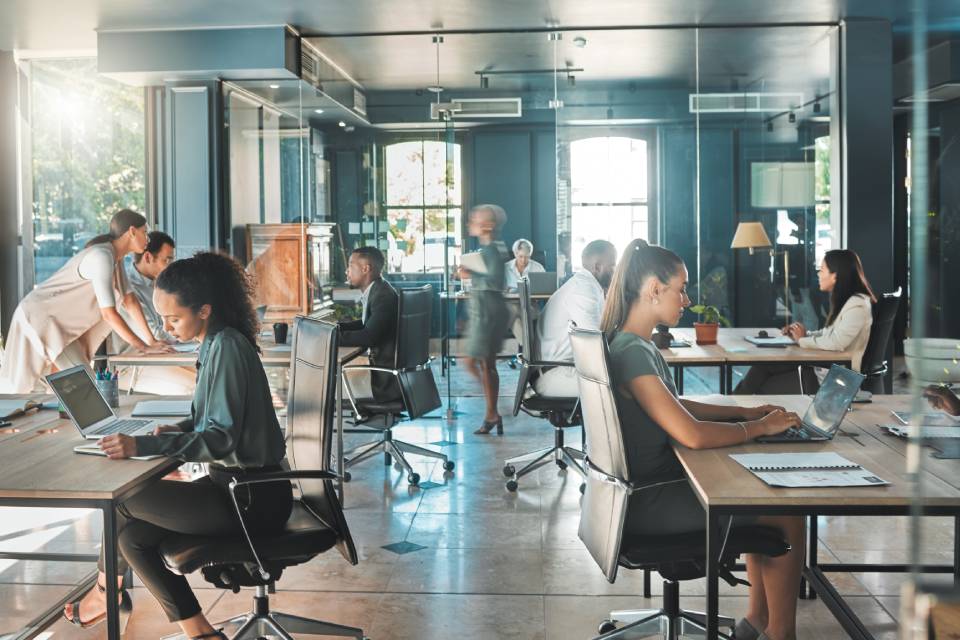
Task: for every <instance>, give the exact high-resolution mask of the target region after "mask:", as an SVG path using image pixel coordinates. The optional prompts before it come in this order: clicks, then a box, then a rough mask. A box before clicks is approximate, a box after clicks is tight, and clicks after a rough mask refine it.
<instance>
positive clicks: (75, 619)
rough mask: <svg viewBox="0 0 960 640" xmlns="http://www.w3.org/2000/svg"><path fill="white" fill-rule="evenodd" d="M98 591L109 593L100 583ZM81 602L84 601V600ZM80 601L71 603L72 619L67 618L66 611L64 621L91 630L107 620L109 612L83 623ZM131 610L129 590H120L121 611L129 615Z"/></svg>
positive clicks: (131, 601) (131, 603)
mask: <svg viewBox="0 0 960 640" xmlns="http://www.w3.org/2000/svg"><path fill="white" fill-rule="evenodd" d="M97 590H98V591H99V592H100V593H106V592H107V588H106V587H105V586H104V585H102V584H100V583H99V582H98V583H97ZM80 600H82V598H81V599H80ZM80 600H74V601H73V602H71V603H70V609H71V610H72V611H73V615H72V616H70V617H67V612H66V611H64V612H63V619H64V620H66V621H67V622H69V623H70V624H72V625H74V626H77V627H80V628H81V629H89V628H90V627H92V626H95V625H98V624H100V623H101V622H103V621H104V620H106V618H107V612H106V611H104V612H103V613H101V614H100V615H98V616H97V617H95V618H94V619H92V620H87V621H86V622H83V621H82V620H81V619H80ZM131 610H133V600H131V599H130V594H129V593H127V590H126V589H124V588H122V587H121V588H120V611H123V612H125V613H129V612H130V611H131Z"/></svg>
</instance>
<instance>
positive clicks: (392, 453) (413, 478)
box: [343, 429, 454, 486]
mask: <svg viewBox="0 0 960 640" xmlns="http://www.w3.org/2000/svg"><path fill="white" fill-rule="evenodd" d="M382 433H383V438H381V439H380V440H375V441H373V442H368V443H367V444H364V445H360V446H359V447H356V448H354V449H351V450H350V451H348V452H347V453H345V454H344V458H345V460H344V465H343V466H344V468H345V469H349V468H350V467H352V466H354V465H357V464H360V463H361V462H363V461H364V460H368V459H370V458H372V457H373V456H375V455H376V454H378V453H382V454H383V463H384V464H385V465H388V466H389V465H390V464H392V462H393V459H396V462H397V464H399V465H400V466H401V467H403V469H404V470H406V472H407V482H408V483H410V485H412V486H416V485H418V484H420V474H419V473H417V472H416V471H414V470H413V466H411V464H410V462H409V461H407V456H406V454H411V455H417V456H424V457H426V458H436V459H437V460H443V468H444V470H446V471H452V470H453V467H454V464H453V462H451V461H450V460H449V458H448V457H447V455H446V454H445V453H440V452H439V451H434V450H433V449H427V448H426V447H420V446H417V445H415V444H410V443H409V442H403V441H402V440H394V439H393V434H392V433H391V432H390V430H389V429H388V430H386V431H383V432H382ZM343 479H344V480H346V481H348V482H349V481H350V479H351V476H350V473H349V472H346V473H344V474H343Z"/></svg>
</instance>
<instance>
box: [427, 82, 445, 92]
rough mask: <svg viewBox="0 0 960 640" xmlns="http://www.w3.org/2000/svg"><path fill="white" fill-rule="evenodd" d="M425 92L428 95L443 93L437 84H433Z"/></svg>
mask: <svg viewBox="0 0 960 640" xmlns="http://www.w3.org/2000/svg"><path fill="white" fill-rule="evenodd" d="M427 91H429V92H430V93H440V92H441V91H443V87H441V86H440V85H438V84H433V85H430V86H429V87H427Z"/></svg>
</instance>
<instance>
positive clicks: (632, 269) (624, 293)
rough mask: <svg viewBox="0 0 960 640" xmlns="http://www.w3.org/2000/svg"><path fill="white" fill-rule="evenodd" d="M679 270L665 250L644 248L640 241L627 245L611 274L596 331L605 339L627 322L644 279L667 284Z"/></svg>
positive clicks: (679, 261)
mask: <svg viewBox="0 0 960 640" xmlns="http://www.w3.org/2000/svg"><path fill="white" fill-rule="evenodd" d="M682 266H683V260H682V259H681V258H680V256H678V255H677V254H675V253H674V252H673V251H670V250H669V249H665V248H663V247H661V246H658V245H650V244H647V241H646V240H643V239H641V238H637V239H636V240H633V241H631V242H630V244H628V245H627V248H626V250H624V252H623V255H622V256H620V262H618V263H617V269H616V271H614V272H613V279H612V280H611V281H610V288H609V289H608V290H607V301H606V303H605V304H604V305H603V316H602V318H601V320H600V329H601V330H602V331H603V332H604V333H606V334H608V335H611V334H613V333H616V332H617V331H619V330H620V329H621V328H622V327H623V324H624V323H625V322H626V321H627V315H628V314H629V313H630V308H631V307H632V306H633V303H634V302H635V301H636V299H637V298H638V297H639V296H640V289H641V287H643V283H644V282H646V281H647V278H649V277H650V276H654V277H656V278H657V279H658V280H659V281H660V282H662V283H664V284H667V283H668V282H669V281H670V278H672V277H673V276H674V275H676V273H677V271H678V270H679V269H680V267H682Z"/></svg>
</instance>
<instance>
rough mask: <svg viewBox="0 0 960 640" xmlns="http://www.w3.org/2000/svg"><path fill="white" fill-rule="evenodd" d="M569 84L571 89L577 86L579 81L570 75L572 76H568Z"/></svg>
mask: <svg viewBox="0 0 960 640" xmlns="http://www.w3.org/2000/svg"><path fill="white" fill-rule="evenodd" d="M567 84H568V85H570V86H571V87H575V86H577V79H576V77H574V76H572V75H570V74H567Z"/></svg>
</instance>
